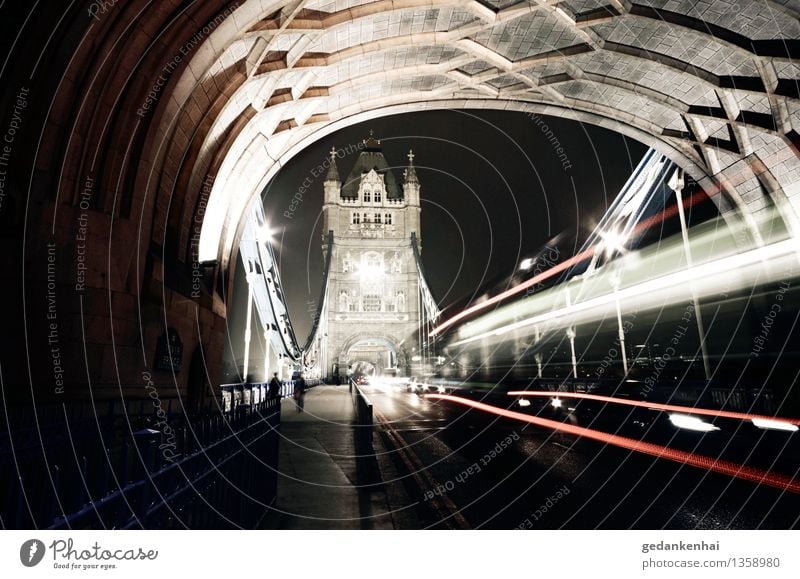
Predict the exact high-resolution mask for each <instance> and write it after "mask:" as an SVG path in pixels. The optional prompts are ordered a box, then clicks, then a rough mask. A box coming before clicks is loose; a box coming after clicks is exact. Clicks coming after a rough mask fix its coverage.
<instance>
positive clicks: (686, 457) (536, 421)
mask: <svg viewBox="0 0 800 579" xmlns="http://www.w3.org/2000/svg"><path fill="white" fill-rule="evenodd" d="M425 398H429V399H432V400H443V401H446V402H454V403H456V404H461V405H463V406H468V407H470V408H474V409H476V410H481V411H483V412H488V413H490V414H494V415H496V416H502V417H503V418H510V419H511V420H519V421H521V422H527V423H529V424H533V425H535V426H541V427H542V428H548V429H550V430H555V431H557V432H564V433H566V434H572V435H574V436H580V437H583V438H588V439H590V440H595V441H598V442H602V443H605V444H610V445H613V446H618V447H620V448H625V449H627V450H631V451H634V452H640V453H642V454H647V455H650V456H655V457H657V458H664V459H667V460H671V461H673V462H677V463H680V464H686V465H689V466H694V467H696V468H700V469H705V470H709V471H713V472H716V473H720V474H724V475H727V476H731V477H735V478H740V479H743V480H747V481H750V482H754V483H757V484H764V485H768V486H771V487H775V488H778V489H781V490H784V491H789V492H793V493H798V494H800V482H798V481H796V480H795V479H794V478H792V477H789V476H786V475H783V474H779V473H772V472H768V471H765V470H761V469H758V468H754V467H751V466H746V465H743V464H737V463H735V462H731V461H727V460H723V459H718V458H712V457H709V456H704V455H701V454H695V453H692V452H687V451H684V450H676V449H672V448H668V447H666V446H662V445H660V444H653V443H652V442H644V441H641V440H635V439H633V438H628V437H625V436H619V435H617V434H608V433H606V432H601V431H599V430H593V429H591V428H584V427H582V426H574V425H572V424H565V423H562V422H557V421H555V420H549V419H547V418H539V417H537V416H530V415H528V414H523V413H521V412H515V411H513V410H506V409H505V408H499V407H497V406H492V405H490V404H485V403H483V402H478V401H476V400H470V399H468V398H461V397H458V396H452V395H449V394H428V395H426V396H425Z"/></svg>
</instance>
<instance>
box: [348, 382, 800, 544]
mask: <svg viewBox="0 0 800 579" xmlns="http://www.w3.org/2000/svg"><path fill="white" fill-rule="evenodd" d="M362 390H363V391H364V393H365V394H366V395H367V396H368V397H369V399H370V401H371V402H372V403H373V405H374V408H375V410H376V423H379V422H380V421H383V422H382V423H381V424H380V425H379V431H383V432H384V436H385V433H386V431H387V430H388V431H391V433H392V440H393V441H394V443H395V446H396V445H397V443H398V441H399V445H400V448H401V450H400V452H398V450H397V448H392V450H390V451H389V452H390V453H391V454H392V458H394V459H396V462H397V463H398V464H405V465H406V467H408V465H409V461H408V460H405V461H402V460H401V457H402V456H405V457H406V458H408V457H409V456H411V458H412V459H413V460H412V461H410V462H411V464H414V465H417V469H418V470H423V471H424V472H423V473H418V475H417V476H415V477H412V476H410V475H407V474H406V475H404V476H406V478H407V480H406V481H405V482H408V483H409V484H408V485H407V487H408V488H409V489H410V495H411V497H412V500H418V501H419V502H420V507H421V508H420V513H421V516H422V517H423V519H424V521H425V524H426V525H427V526H429V527H432V528H446V527H453V526H456V527H458V526H462V527H463V526H465V524H466V526H468V527H471V528H490V529H514V528H532V529H558V528H569V529H595V528H605V529H628V528H635V529H662V528H667V529H725V528H731V529H755V528H775V529H787V528H795V527H797V526H798V524H799V522H798V518H799V517H800V496H798V495H797V494H793V493H789V492H786V491H782V490H780V489H776V488H772V487H768V486H764V485H761V486H759V485H756V484H754V483H750V482H747V481H743V480H740V479H735V478H731V477H728V476H725V475H721V474H717V473H713V472H708V471H705V470H701V469H698V468H694V467H690V466H686V465H682V464H678V463H675V462H672V461H668V460H665V459H658V458H654V457H649V456H646V455H643V454H639V453H632V452H629V451H627V450H623V449H620V448H617V447H612V446H608V445H604V444H601V443H598V442H593V441H590V440H586V439H577V438H576V437H574V436H571V435H566V434H560V433H554V432H552V431H549V430H545V429H542V428H539V427H536V426H532V425H528V424H526V423H523V422H519V421H513V420H510V419H504V418H497V417H495V416H492V415H490V414H487V413H484V412H481V411H476V410H472V409H467V408H465V407H463V406H460V405H456V404H454V403H452V402H447V401H436V400H431V399H426V398H424V397H421V396H419V395H417V394H413V393H409V392H407V391H406V390H405V388H404V387H402V386H398V385H389V384H382V383H375V384H372V385H368V386H363V387H362ZM485 402H487V403H490V404H495V405H498V404H504V403H505V404H508V402H507V401H506V399H502V398H497V399H486V400H485ZM515 409H516V410H519V409H518V408H515ZM526 410H528V409H526ZM529 410H530V411H532V412H541V414H540V416H543V417H547V418H556V416H555V413H556V411H555V410H553V409H550V408H549V407H547V406H544V407H540V408H539V409H537V408H536V407H534V408H531V409H529ZM559 412H561V411H559ZM561 418H562V419H563V415H562V416H561ZM575 420H576V419H575V418H573V421H575ZM579 422H580V420H579V419H578V423H579ZM658 436H659V431H657V430H656V431H654V432H653V437H654V438H658ZM680 436H681V437H682V438H681V439H680V440H677V442H676V441H675V440H674V439H673V442H676V443H683V444H686V443H687V440H688V439H687V435H686V434H684V433H681V435H680ZM688 436H689V437H696V436H701V435H699V434H698V433H688ZM779 436H782V437H786V436H795V437H797V436H798V435H797V434H795V435H791V434H786V433H781V434H780V435H779ZM662 438H663V436H662ZM709 440H711V439H709ZM717 440H719V437H717ZM688 442H689V443H690V445H694V444H696V443H695V442H692V441H690V440H689V441H688ZM709 444H711V445H712V446H711V447H713V444H715V443H714V442H713V440H712V442H711V443H709ZM709 444H706V445H705V447H706V448H705V450H708V448H711V447H709ZM770 444H772V443H770ZM781 444H783V443H781ZM727 446H728V447H729V452H728V454H733V455H736V454H737V453H738V454H742V452H743V451H742V449H741V448H740V447H741V446H742V444H741V441H738V443H737V444H733V445H727ZM390 448H391V447H390ZM781 448H783V451H782V453H781V454H780V461H779V464H780V466H781V468H782V469H783V471H782V472H784V473H785V474H792V473H791V472H786V470H785V469H786V468H787V465H788V468H791V466H792V465H798V464H800V461H798V460H795V459H797V458H798V457H796V456H794V455H791V454H790V453H789V451H788V450H787V449H786V447H783V446H782V447H781ZM706 454H707V453H706ZM748 454H753V452H752V448H750V449H749V453H748ZM761 454H763V453H761ZM787 456H788V458H787ZM407 470H408V468H406V469H405V470H403V469H401V472H406V473H407ZM420 474H423V475H424V476H419V475H420ZM410 481H414V482H410ZM433 504H436V505H442V504H444V505H446V509H444V510H442V509H441V508H438V509H432V508H426V507H428V506H430V505H433ZM462 517H463V519H462ZM458 521H461V524H460V525H459V524H455V525H454V522H456V523H457V522H458Z"/></svg>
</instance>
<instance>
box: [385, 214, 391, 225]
mask: <svg viewBox="0 0 800 579" xmlns="http://www.w3.org/2000/svg"><path fill="white" fill-rule="evenodd" d="M392 221H393V219H392V214H391V213H386V214H385V215H384V216H383V222H384V223H385V224H386V225H391V224H392Z"/></svg>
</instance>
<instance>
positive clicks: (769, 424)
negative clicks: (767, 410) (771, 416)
mask: <svg viewBox="0 0 800 579" xmlns="http://www.w3.org/2000/svg"><path fill="white" fill-rule="evenodd" d="M751 422H752V423H753V425H755V426H757V427H758V428H763V429H764V430H785V431H786V432H797V430H798V427H797V425H796V424H790V423H788V422H783V421H781V420H767V419H765V418H753V419H752V420H751Z"/></svg>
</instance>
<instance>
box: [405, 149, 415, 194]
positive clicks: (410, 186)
mask: <svg viewBox="0 0 800 579" xmlns="http://www.w3.org/2000/svg"><path fill="white" fill-rule="evenodd" d="M403 176H404V178H405V180H404V181H403V196H404V197H405V199H406V203H408V204H409V205H419V179H418V178H417V170H416V169H415V168H414V151H411V150H410V149H409V151H408V167H406V170H405V172H404V173H403Z"/></svg>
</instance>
